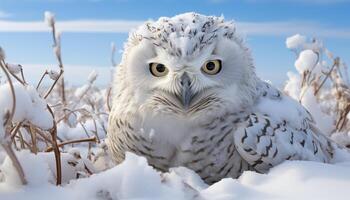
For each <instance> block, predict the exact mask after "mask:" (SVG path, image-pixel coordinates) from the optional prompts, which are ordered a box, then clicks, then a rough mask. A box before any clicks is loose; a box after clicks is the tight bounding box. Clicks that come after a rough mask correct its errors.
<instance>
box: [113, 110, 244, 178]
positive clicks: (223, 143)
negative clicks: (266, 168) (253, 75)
mask: <svg viewBox="0 0 350 200" xmlns="http://www.w3.org/2000/svg"><path fill="white" fill-rule="evenodd" d="M245 116H246V114H245V113H244V112H241V113H225V114H223V115H222V116H220V117H213V118H212V119H211V120H209V121H207V123H205V124H198V123H191V121H190V120H188V119H187V120H182V119H176V118H172V119H167V120H164V118H163V116H161V117H162V118H163V123H157V121H158V119H157V117H153V118H149V119H142V118H141V117H140V116H128V117H124V118H122V117H118V116H110V120H109V123H110V124H109V136H108V138H109V147H110V150H111V153H112V155H113V157H114V159H115V161H116V162H117V163H120V162H122V161H123V160H124V157H125V152H126V151H129V152H133V153H135V154H137V155H140V156H144V157H146V158H147V160H148V162H149V164H150V165H152V166H153V167H154V168H156V169H158V170H160V171H167V170H168V169H169V168H171V167H177V166H184V167H188V168H190V169H192V170H194V171H195V172H196V173H198V174H199V175H200V176H201V177H202V179H203V180H204V181H205V182H207V183H214V182H217V181H219V180H221V179H222V178H225V177H233V178H236V177H238V176H239V175H240V174H241V173H242V172H243V171H245V170H247V169H249V165H248V164H247V162H245V161H244V160H243V159H242V158H241V156H240V155H239V154H238V152H237V151H236V148H235V146H234V141H233V133H234V131H235V130H236V127H237V125H238V124H239V123H240V122H242V121H243V120H244V117H245ZM128 119H133V120H128ZM135 119H136V120H135ZM164 121H167V122H168V123H164ZM208 122H209V123H208ZM193 124H196V127H193Z"/></svg>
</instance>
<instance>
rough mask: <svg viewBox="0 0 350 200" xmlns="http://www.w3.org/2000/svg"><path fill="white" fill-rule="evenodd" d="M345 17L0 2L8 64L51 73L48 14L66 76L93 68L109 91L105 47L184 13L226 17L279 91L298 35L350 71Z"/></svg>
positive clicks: (130, 2) (342, 3) (211, 1)
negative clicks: (316, 42)
mask: <svg viewBox="0 0 350 200" xmlns="http://www.w3.org/2000/svg"><path fill="white" fill-rule="evenodd" d="M349 10H350V0H294V1H293V0H188V1H179V0H163V1H160V0H0V46H2V47H3V48H4V49H5V50H6V54H7V61H9V62H13V63H21V64H23V65H24V66H28V71H29V70H32V71H33V70H34V71H40V70H41V69H42V68H40V67H55V63H56V61H55V58H54V56H53V53H52V49H51V43H52V41H51V35H50V33H49V32H48V31H47V28H46V26H45V24H44V23H43V15H44V14H43V13H44V12H45V11H51V12H53V13H55V14H56V19H57V21H58V23H59V24H58V25H59V28H60V29H61V30H62V32H63V33H62V51H63V61H64V63H65V64H66V68H72V69H71V70H75V71H77V70H78V72H79V71H80V72H81V73H77V72H75V74H76V75H77V76H78V75H84V76H85V75H86V73H88V71H89V70H91V69H92V68H96V69H98V70H99V71H101V72H100V73H101V76H102V77H100V80H99V83H100V84H106V83H107V82H108V78H109V71H108V70H107V67H108V66H110V43H111V42H115V43H116V45H117V47H118V49H121V48H122V46H123V43H124V41H125V40H126V38H127V34H128V31H129V30H130V29H131V28H132V27H135V26H136V25H137V24H140V23H141V22H142V21H145V20H147V19H157V18H159V17H160V16H173V15H176V14H179V13H183V12H189V11H194V12H199V13H202V14H206V15H221V14H223V15H224V16H225V18H226V19H227V20H235V21H237V23H238V25H239V27H241V31H242V32H244V33H245V35H246V36H245V37H246V41H247V44H248V46H249V47H250V48H251V49H252V52H253V56H254V60H255V63H256V68H257V71H258V74H259V75H260V76H262V78H264V79H269V80H271V81H272V82H273V83H275V84H276V85H281V84H282V83H283V81H284V80H285V79H286V72H287V71H289V70H294V59H295V57H294V54H293V53H291V52H290V51H289V50H288V49H286V47H285V38H286V37H287V36H290V35H293V34H295V33H301V34H305V35H307V36H310V37H312V36H316V37H318V38H320V39H322V40H323V41H324V43H325V45H326V46H327V47H328V48H329V49H330V50H331V51H332V52H333V53H334V54H335V55H339V56H341V57H342V58H343V59H344V60H345V62H347V63H348V64H349V63H350V55H349V54H350V20H349V19H350V14H349ZM116 60H117V61H119V60H120V54H117V59H116ZM38 66H40V67H38ZM74 67H76V68H74ZM28 73H29V72H28ZM32 74H33V76H35V75H34V73H33V72H30V73H29V75H30V76H32ZM106 77H107V78H106ZM33 79H35V78H33ZM69 80H71V81H72V84H79V83H83V82H84V77H83V76H79V77H75V75H74V76H73V75H71V77H70V78H69Z"/></svg>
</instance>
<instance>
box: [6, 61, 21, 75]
mask: <svg viewBox="0 0 350 200" xmlns="http://www.w3.org/2000/svg"><path fill="white" fill-rule="evenodd" d="M6 66H7V69H8V70H9V71H10V72H11V73H13V74H18V73H20V72H21V70H22V66H21V65H18V64H11V63H7V64H6Z"/></svg>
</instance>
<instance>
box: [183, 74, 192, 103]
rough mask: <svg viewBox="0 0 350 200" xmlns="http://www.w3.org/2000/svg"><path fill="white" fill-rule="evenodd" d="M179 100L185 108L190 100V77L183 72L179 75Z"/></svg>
mask: <svg viewBox="0 0 350 200" xmlns="http://www.w3.org/2000/svg"><path fill="white" fill-rule="evenodd" d="M180 84H181V101H182V105H183V106H184V108H185V109H188V107H189V106H190V103H191V100H192V97H193V96H192V92H191V81H190V77H189V76H188V75H187V74H186V73H184V74H183V75H182V76H181V82H180Z"/></svg>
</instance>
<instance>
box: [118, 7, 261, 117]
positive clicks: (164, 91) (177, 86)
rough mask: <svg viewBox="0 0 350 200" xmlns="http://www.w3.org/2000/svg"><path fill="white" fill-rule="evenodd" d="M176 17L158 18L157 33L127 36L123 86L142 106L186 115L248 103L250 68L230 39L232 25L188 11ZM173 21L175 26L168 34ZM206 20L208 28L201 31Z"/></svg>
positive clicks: (251, 79) (245, 52)
mask: <svg viewBox="0 0 350 200" xmlns="http://www.w3.org/2000/svg"><path fill="white" fill-rule="evenodd" d="M188 15H190V16H193V17H192V18H193V20H191V19H192V18H190V20H188V19H187V18H186V17H188ZM177 18H178V19H173V18H170V19H168V18H167V19H166V20H165V22H164V19H160V20H159V21H158V22H156V23H155V24H153V26H154V29H156V30H157V31H156V32H152V31H151V30H150V31H149V32H148V34H145V35H136V39H135V38H132V39H130V38H129V43H133V45H132V46H131V47H128V48H127V51H126V53H127V54H126V55H124V58H123V62H122V66H121V67H123V68H124V69H123V74H124V75H125V76H126V79H127V80H128V81H127V85H125V87H128V88H129V89H130V90H132V91H134V97H133V98H134V100H135V101H136V102H138V103H137V104H138V105H139V106H140V108H144V109H148V110H152V111H153V112H163V113H164V112H165V113H166V112H168V113H177V114H181V115H183V114H186V115H189V114H195V113H201V112H203V111H210V110H211V111H213V110H219V109H223V108H224V107H226V106H227V104H232V105H231V106H234V105H235V106H237V107H239V106H241V104H242V103H247V101H248V100H250V99H251V88H252V87H253V88H254V86H252V84H254V77H255V74H254V68H253V66H252V63H251V58H250V54H249V52H248V50H247V49H246V48H245V47H244V46H243V45H242V43H241V42H240V40H238V39H237V38H233V35H230V36H228V34H227V33H231V34H232V32H230V31H232V30H233V27H232V24H230V25H231V27H229V28H230V29H229V28H226V29H225V27H227V26H228V25H229V24H226V23H224V22H223V21H222V20H221V19H219V18H212V17H209V18H208V17H206V16H198V15H193V14H192V13H191V14H187V15H186V16H183V19H182V18H181V16H180V17H179V16H177ZM203 18H204V19H203ZM171 19H173V20H171ZM179 19H182V20H179ZM194 19H196V20H194ZM199 19H201V20H199ZM211 20H214V21H211ZM215 20H216V21H215ZM160 21H161V22H163V25H162V26H161V25H159V24H160V23H161V22H160ZM174 21H178V22H177V26H174V27H172V28H170V30H167V29H166V28H167V26H169V23H170V24H175V22H174ZM193 21H194V22H193ZM196 21H197V23H198V24H197V23H196ZM208 21H209V24H211V25H210V26H211V27H207V29H205V30H204V29H203V28H202V29H201V30H199V28H198V27H203V25H204V24H205V23H206V22H208ZM164 24H165V25H164ZM145 26H146V27H149V26H152V25H149V24H148V25H145ZM159 26H161V27H162V28H163V29H160V28H159ZM208 26H209V25H208ZM164 27H165V28H164ZM140 29H142V27H141V28H140ZM143 29H144V28H143ZM160 31H163V32H162V33H163V35H160V34H161V33H159V32H160ZM166 31H169V33H167V32H166ZM225 31H227V32H225ZM139 32H141V31H140V30H139ZM164 32H166V33H164ZM193 33H195V35H194V34H193ZM157 34H158V35H157ZM157 36H158V38H157ZM130 40H131V41H132V40H133V42H131V41H130ZM135 40H137V41H136V42H135Z"/></svg>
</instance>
